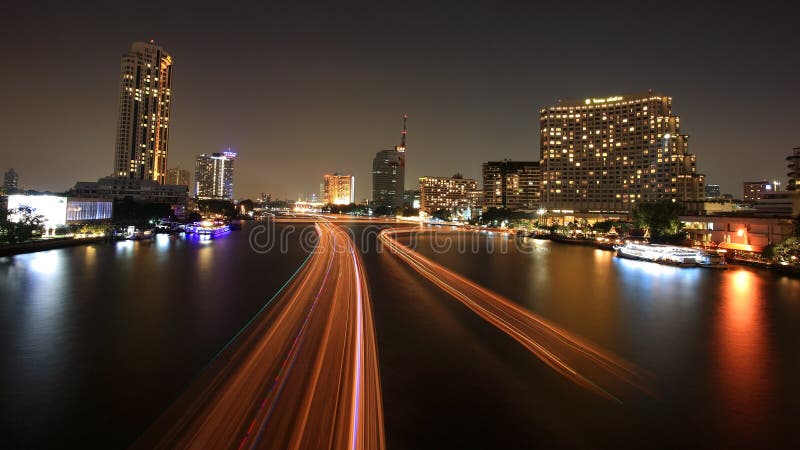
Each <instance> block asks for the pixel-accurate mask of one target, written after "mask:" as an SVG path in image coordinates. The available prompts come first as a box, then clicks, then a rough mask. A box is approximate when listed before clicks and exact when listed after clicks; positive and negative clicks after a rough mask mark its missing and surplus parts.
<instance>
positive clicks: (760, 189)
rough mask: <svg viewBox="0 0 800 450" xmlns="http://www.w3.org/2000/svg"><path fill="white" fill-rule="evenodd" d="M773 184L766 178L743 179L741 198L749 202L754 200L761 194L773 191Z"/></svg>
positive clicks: (759, 197)
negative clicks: (759, 179) (757, 179)
mask: <svg viewBox="0 0 800 450" xmlns="http://www.w3.org/2000/svg"><path fill="white" fill-rule="evenodd" d="M773 188H774V186H773V185H772V183H770V182H769V181H767V180H761V181H745V182H744V183H742V192H743V196H742V199H744V200H745V201H749V202H755V201H757V200H760V199H761V196H762V195H763V194H766V193H769V192H772V191H773Z"/></svg>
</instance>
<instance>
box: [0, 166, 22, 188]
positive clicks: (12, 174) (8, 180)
mask: <svg viewBox="0 0 800 450" xmlns="http://www.w3.org/2000/svg"><path fill="white" fill-rule="evenodd" d="M18 189H19V174H17V171H16V170H14V168H13V167H12V168H11V169H8V170H7V171H6V173H5V174H4V175H3V191H4V192H5V193H6V194H11V193H14V192H16V191H17V190H18Z"/></svg>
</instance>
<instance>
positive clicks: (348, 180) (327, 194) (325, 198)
mask: <svg viewBox="0 0 800 450" xmlns="http://www.w3.org/2000/svg"><path fill="white" fill-rule="evenodd" d="M355 202H356V177H354V176H352V175H342V174H340V173H336V174H333V175H329V174H326V175H324V176H323V177H322V203H325V204H331V205H349V204H351V203H355Z"/></svg>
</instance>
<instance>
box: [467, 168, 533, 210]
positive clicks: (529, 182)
mask: <svg viewBox="0 0 800 450" xmlns="http://www.w3.org/2000/svg"><path fill="white" fill-rule="evenodd" d="M482 172H483V210H484V211H486V210H488V209H489V208H506V209H510V210H523V211H533V210H535V209H538V208H539V204H540V202H541V196H542V194H541V182H542V171H541V168H540V167H539V162H538V161H511V160H503V161H489V162H485V163H483V170H482Z"/></svg>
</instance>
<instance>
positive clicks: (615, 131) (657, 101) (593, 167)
mask: <svg viewBox="0 0 800 450" xmlns="http://www.w3.org/2000/svg"><path fill="white" fill-rule="evenodd" d="M539 131H540V149H541V153H540V162H541V169H542V204H543V206H544V207H545V208H547V209H548V210H550V211H553V212H599V213H604V212H610V213H614V212H627V211H630V209H631V208H633V207H634V206H636V203H639V202H655V201H660V200H672V201H696V200H700V199H702V198H703V195H704V192H703V176H702V175H700V174H698V173H697V171H696V158H695V155H693V154H691V153H689V148H688V136H687V135H684V134H681V132H680V117H679V116H677V115H675V114H673V112H672V98H670V97H668V96H666V95H661V94H655V93H651V92H647V93H643V94H634V95H625V96H614V97H607V98H587V99H584V100H577V101H559V102H558V103H557V104H556V105H554V106H551V107H548V108H544V109H542V110H541V112H540V130H539Z"/></svg>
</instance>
